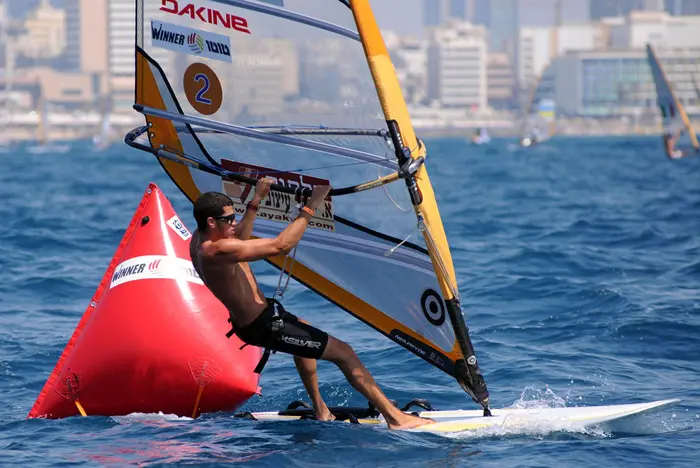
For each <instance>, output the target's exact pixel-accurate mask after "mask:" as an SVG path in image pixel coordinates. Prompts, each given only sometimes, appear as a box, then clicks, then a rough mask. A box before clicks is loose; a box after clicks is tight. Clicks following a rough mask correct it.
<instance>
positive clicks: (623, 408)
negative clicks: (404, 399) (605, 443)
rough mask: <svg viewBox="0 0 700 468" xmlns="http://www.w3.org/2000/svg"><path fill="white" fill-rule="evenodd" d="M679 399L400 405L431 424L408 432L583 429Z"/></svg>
mask: <svg viewBox="0 0 700 468" xmlns="http://www.w3.org/2000/svg"><path fill="white" fill-rule="evenodd" d="M680 402H681V400H680V399H668V400H659V401H652V402H646V403H633V404H623V405H605V406H579V407H571V408H566V407H564V408H503V409H495V408H494V409H492V410H491V411H492V416H489V417H485V416H484V415H483V414H482V412H481V411H479V410H454V411H436V410H433V409H432V407H431V406H430V404H429V403H427V402H426V401H425V400H417V401H413V402H410V403H409V404H407V405H406V406H405V407H403V408H402V410H404V411H405V412H408V411H409V410H410V409H411V407H412V406H414V405H415V406H418V407H420V408H423V409H424V411H414V412H413V414H417V415H418V416H420V417H423V418H430V419H432V420H434V421H435V423H433V424H427V425H424V426H419V427H417V428H412V429H406V430H408V431H411V432H433V433H455V432H474V431H485V432H487V431H492V430H494V429H495V430H504V431H507V432H510V433H521V432H530V431H533V430H537V431H542V430H546V431H549V432H551V431H563V430H565V431H572V430H584V429H587V428H591V427H593V426H606V425H607V426H608V427H609V426H610V425H611V424H613V423H615V422H619V421H621V420H626V419H628V418H631V417H633V416H640V415H643V414H646V413H651V412H652V411H658V410H661V409H663V408H666V407H671V406H674V405H677V404H678V403H680ZM330 410H331V412H332V413H333V414H334V415H335V417H336V421H339V422H349V423H354V424H360V425H371V426H375V427H383V428H386V427H387V426H386V421H384V419H383V418H382V417H381V415H379V413H377V411H376V410H375V409H373V408H372V407H367V408H361V407H357V408H347V407H339V408H330ZM236 417H238V418H243V419H250V420H256V421H298V420H303V419H313V412H312V410H311V409H310V408H308V406H302V404H301V402H293V403H292V404H290V405H289V407H288V408H287V409H285V410H282V411H263V412H253V413H251V412H242V413H238V414H236Z"/></svg>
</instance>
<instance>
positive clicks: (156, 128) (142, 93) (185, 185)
mask: <svg viewBox="0 0 700 468" xmlns="http://www.w3.org/2000/svg"><path fill="white" fill-rule="evenodd" d="M154 68H155V69H156V70H157V68H156V67H154V63H152V62H150V61H149V60H148V58H147V57H146V55H145V52H144V51H143V50H141V49H139V48H137V50H136V99H135V101H136V104H139V105H142V106H149V107H153V108H156V109H162V110H167V107H166V106H165V102H164V99H163V96H162V94H161V88H160V87H159V85H158V82H157V81H156V76H155V74H154V70H153V69H154ZM161 86H162V85H161ZM162 91H163V92H167V90H162ZM146 123H147V125H148V126H149V130H148V137H149V139H150V143H151V146H152V147H154V148H157V147H160V146H161V145H162V146H163V147H164V148H169V149H171V150H174V151H176V152H178V153H182V152H183V149H182V143H181V142H180V138H179V136H178V132H177V130H175V126H174V125H173V122H172V120H168V119H164V118H159V117H153V116H149V117H148V118H147V119H146ZM158 161H159V162H160V163H161V165H162V166H163V169H164V170H165V172H166V173H167V174H168V175H169V176H170V178H172V179H173V182H175V184H176V185H177V186H178V187H180V189H181V190H182V191H183V193H184V194H185V196H186V197H187V198H188V199H189V200H190V201H193V202H194V200H196V199H197V198H198V197H199V195H200V191H199V189H198V188H197V186H196V184H195V183H194V180H193V179H192V174H190V170H189V169H188V168H187V166H185V165H184V164H180V163H177V162H175V161H170V160H166V159H163V158H158Z"/></svg>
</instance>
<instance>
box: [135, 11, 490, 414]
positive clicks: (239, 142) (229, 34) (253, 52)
mask: <svg viewBox="0 0 700 468" xmlns="http://www.w3.org/2000/svg"><path fill="white" fill-rule="evenodd" d="M136 16H137V31H138V34H137V41H136V65H137V67H136V70H137V77H136V93H135V102H134V108H135V109H136V110H137V111H139V112H141V113H142V115H143V116H144V118H145V120H146V126H145V127H144V128H145V129H147V131H146V132H145V133H144V134H143V137H139V143H138V144H137V143H136V139H137V138H136V136H135V135H136V133H134V132H132V136H133V137H134V138H132V139H130V140H128V141H132V142H133V146H134V147H137V148H139V149H144V150H146V151H148V152H150V153H152V154H154V155H155V156H156V157H157V158H158V160H159V162H160V163H161V165H162V166H163V169H164V170H165V171H166V172H167V173H168V175H169V176H170V177H171V179H172V180H173V182H174V183H175V184H176V185H177V186H178V187H179V188H180V189H181V190H182V191H183V193H184V194H185V195H186V196H187V197H188V198H189V199H190V200H191V201H194V200H196V198H197V197H198V196H199V194H201V193H203V192H206V191H211V190H216V191H220V192H223V193H226V194H227V195H229V197H231V199H232V200H233V202H234V210H235V211H236V212H238V213H240V212H242V211H243V210H245V205H246V203H247V202H248V201H250V199H251V197H252V196H253V193H254V189H253V188H252V185H254V184H255V181H256V180H258V179H259V178H261V177H265V176H269V177H273V178H274V179H275V185H274V187H275V188H274V189H273V191H272V192H271V193H270V196H268V198H267V199H266V200H265V202H264V205H261V207H260V209H259V211H258V219H257V221H256V223H255V226H254V231H253V236H254V237H258V238H259V237H273V236H276V235H278V234H279V233H280V232H281V231H282V230H283V229H284V228H285V227H286V226H287V225H288V224H289V223H290V222H291V220H292V213H293V212H294V205H295V204H296V203H297V200H296V199H295V198H294V196H293V195H294V194H298V193H301V192H302V191H303V190H311V189H312V187H313V186H315V185H319V184H331V185H332V186H333V187H334V188H337V187H341V188H342V189H340V190H334V191H332V192H331V196H329V197H328V198H327V200H326V202H325V205H324V207H323V208H324V209H320V210H317V214H316V215H315V217H314V218H312V221H311V222H310V224H309V228H308V229H307V231H306V233H305V235H304V238H303V239H302V241H301V242H300V243H299V245H298V247H297V249H296V252H295V254H294V257H293V259H290V258H287V257H275V258H271V259H268V263H270V264H271V265H273V266H274V267H276V268H278V269H280V270H284V271H286V272H287V273H289V274H290V275H291V277H293V278H294V279H295V280H297V281H298V282H300V283H301V284H303V285H305V286H306V287H308V288H309V289H310V290H312V291H314V292H315V293H317V294H318V295H320V296H322V297H324V298H327V299H328V300H329V301H331V302H332V303H333V304H336V305H337V306H338V307H340V308H341V309H343V310H345V311H347V312H348V313H350V314H351V315H352V316H354V317H356V318H358V319H359V320H361V321H362V322H364V323H366V324H368V325H369V326H371V327H372V328H373V329H375V330H377V331H378V332H379V333H381V334H382V335H384V336H386V337H388V338H389V339H391V340H392V341H394V342H395V343H397V344H398V345H400V346H402V347H403V348H405V349H407V350H409V351H410V352H412V353H413V354H415V355H417V356H419V357H421V358H422V359H424V360H425V361H426V362H428V363H430V364H431V365H433V366H434V367H436V368H438V369H440V370H441V371H443V372H445V373H447V374H449V375H450V376H452V377H454V378H455V379H456V380H457V381H458V382H459V384H460V385H461V386H462V387H463V388H464V389H465V390H466V391H467V392H468V393H469V395H471V397H472V398H473V399H474V401H476V402H478V403H479V404H481V405H482V406H483V407H484V409H485V411H486V410H487V409H488V391H487V389H486V384H485V382H484V379H483V377H482V376H481V372H480V370H479V366H478V364H477V361H476V355H475V352H474V348H473V345H472V343H471V340H470V337H469V331H468V329H467V327H466V324H465V320H464V314H463V312H462V308H461V304H460V298H459V288H458V285H457V278H456V273H455V268H454V264H453V261H452V256H451V252H450V246H449V243H448V240H447V235H446V233H445V230H444V227H443V224H442V218H441V216H440V212H439V208H438V205H437V202H436V200H435V194H434V191H433V187H432V184H431V181H430V177H429V175H428V170H427V168H426V165H425V163H424V162H425V161H426V156H427V149H426V147H425V145H424V144H423V142H421V141H420V140H419V139H418V138H417V136H416V134H415V130H414V129H413V126H412V123H411V119H410V115H409V112H408V107H407V106H406V103H405V101H404V99H403V95H402V92H401V88H400V85H399V82H398V78H397V76H396V72H395V70H394V66H393V63H392V61H391V58H390V56H389V54H388V51H387V49H386V45H385V44H384V41H383V38H382V36H381V33H380V31H379V28H378V26H377V24H376V21H375V19H374V16H373V13H372V11H371V7H370V5H369V2H368V1H367V0H353V1H352V2H348V1H345V0H260V1H254V0H197V1H196V7H195V2H194V0H180V1H175V0H137V15H136ZM151 25H156V26H157V28H152V27H151ZM154 35H155V36H157V37H154ZM163 41H169V42H168V43H167V44H164V43H163ZM348 160H350V161H348ZM399 181H400V182H401V183H394V182H399ZM339 195H344V196H339ZM290 262H291V263H292V264H293V266H292V267H290V266H289V263H290Z"/></svg>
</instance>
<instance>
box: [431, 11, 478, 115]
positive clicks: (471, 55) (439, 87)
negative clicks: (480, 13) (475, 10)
mask: <svg viewBox="0 0 700 468" xmlns="http://www.w3.org/2000/svg"><path fill="white" fill-rule="evenodd" d="M486 50H487V47H486V28H484V27H483V26H475V25H473V24H471V23H467V22H456V21H452V22H450V23H448V24H447V25H445V26H442V27H440V28H435V29H434V30H432V31H431V34H430V39H429V45H428V59H427V63H428V67H427V68H428V99H429V100H430V101H433V102H437V103H439V104H440V105H441V106H442V107H446V108H450V107H451V108H477V109H481V110H483V109H485V108H486V106H487V103H488V89H487V75H486V73H487V51H486Z"/></svg>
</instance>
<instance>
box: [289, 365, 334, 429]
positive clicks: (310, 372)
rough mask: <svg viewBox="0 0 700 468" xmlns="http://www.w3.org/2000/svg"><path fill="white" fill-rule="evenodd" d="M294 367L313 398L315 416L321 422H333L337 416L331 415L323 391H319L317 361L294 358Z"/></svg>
mask: <svg viewBox="0 0 700 468" xmlns="http://www.w3.org/2000/svg"><path fill="white" fill-rule="evenodd" d="M294 365H295V366H297V372H299V377H301V381H302V382H303V384H304V388H306V393H308V394H309V398H311V403H312V404H313V405H314V415H315V416H316V419H317V420H319V421H333V420H334V419H335V416H333V415H332V414H331V412H330V411H329V410H328V406H326V402H325V401H323V398H321V391H320V390H319V389H318V374H317V373H316V359H308V358H303V357H299V356H294Z"/></svg>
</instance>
